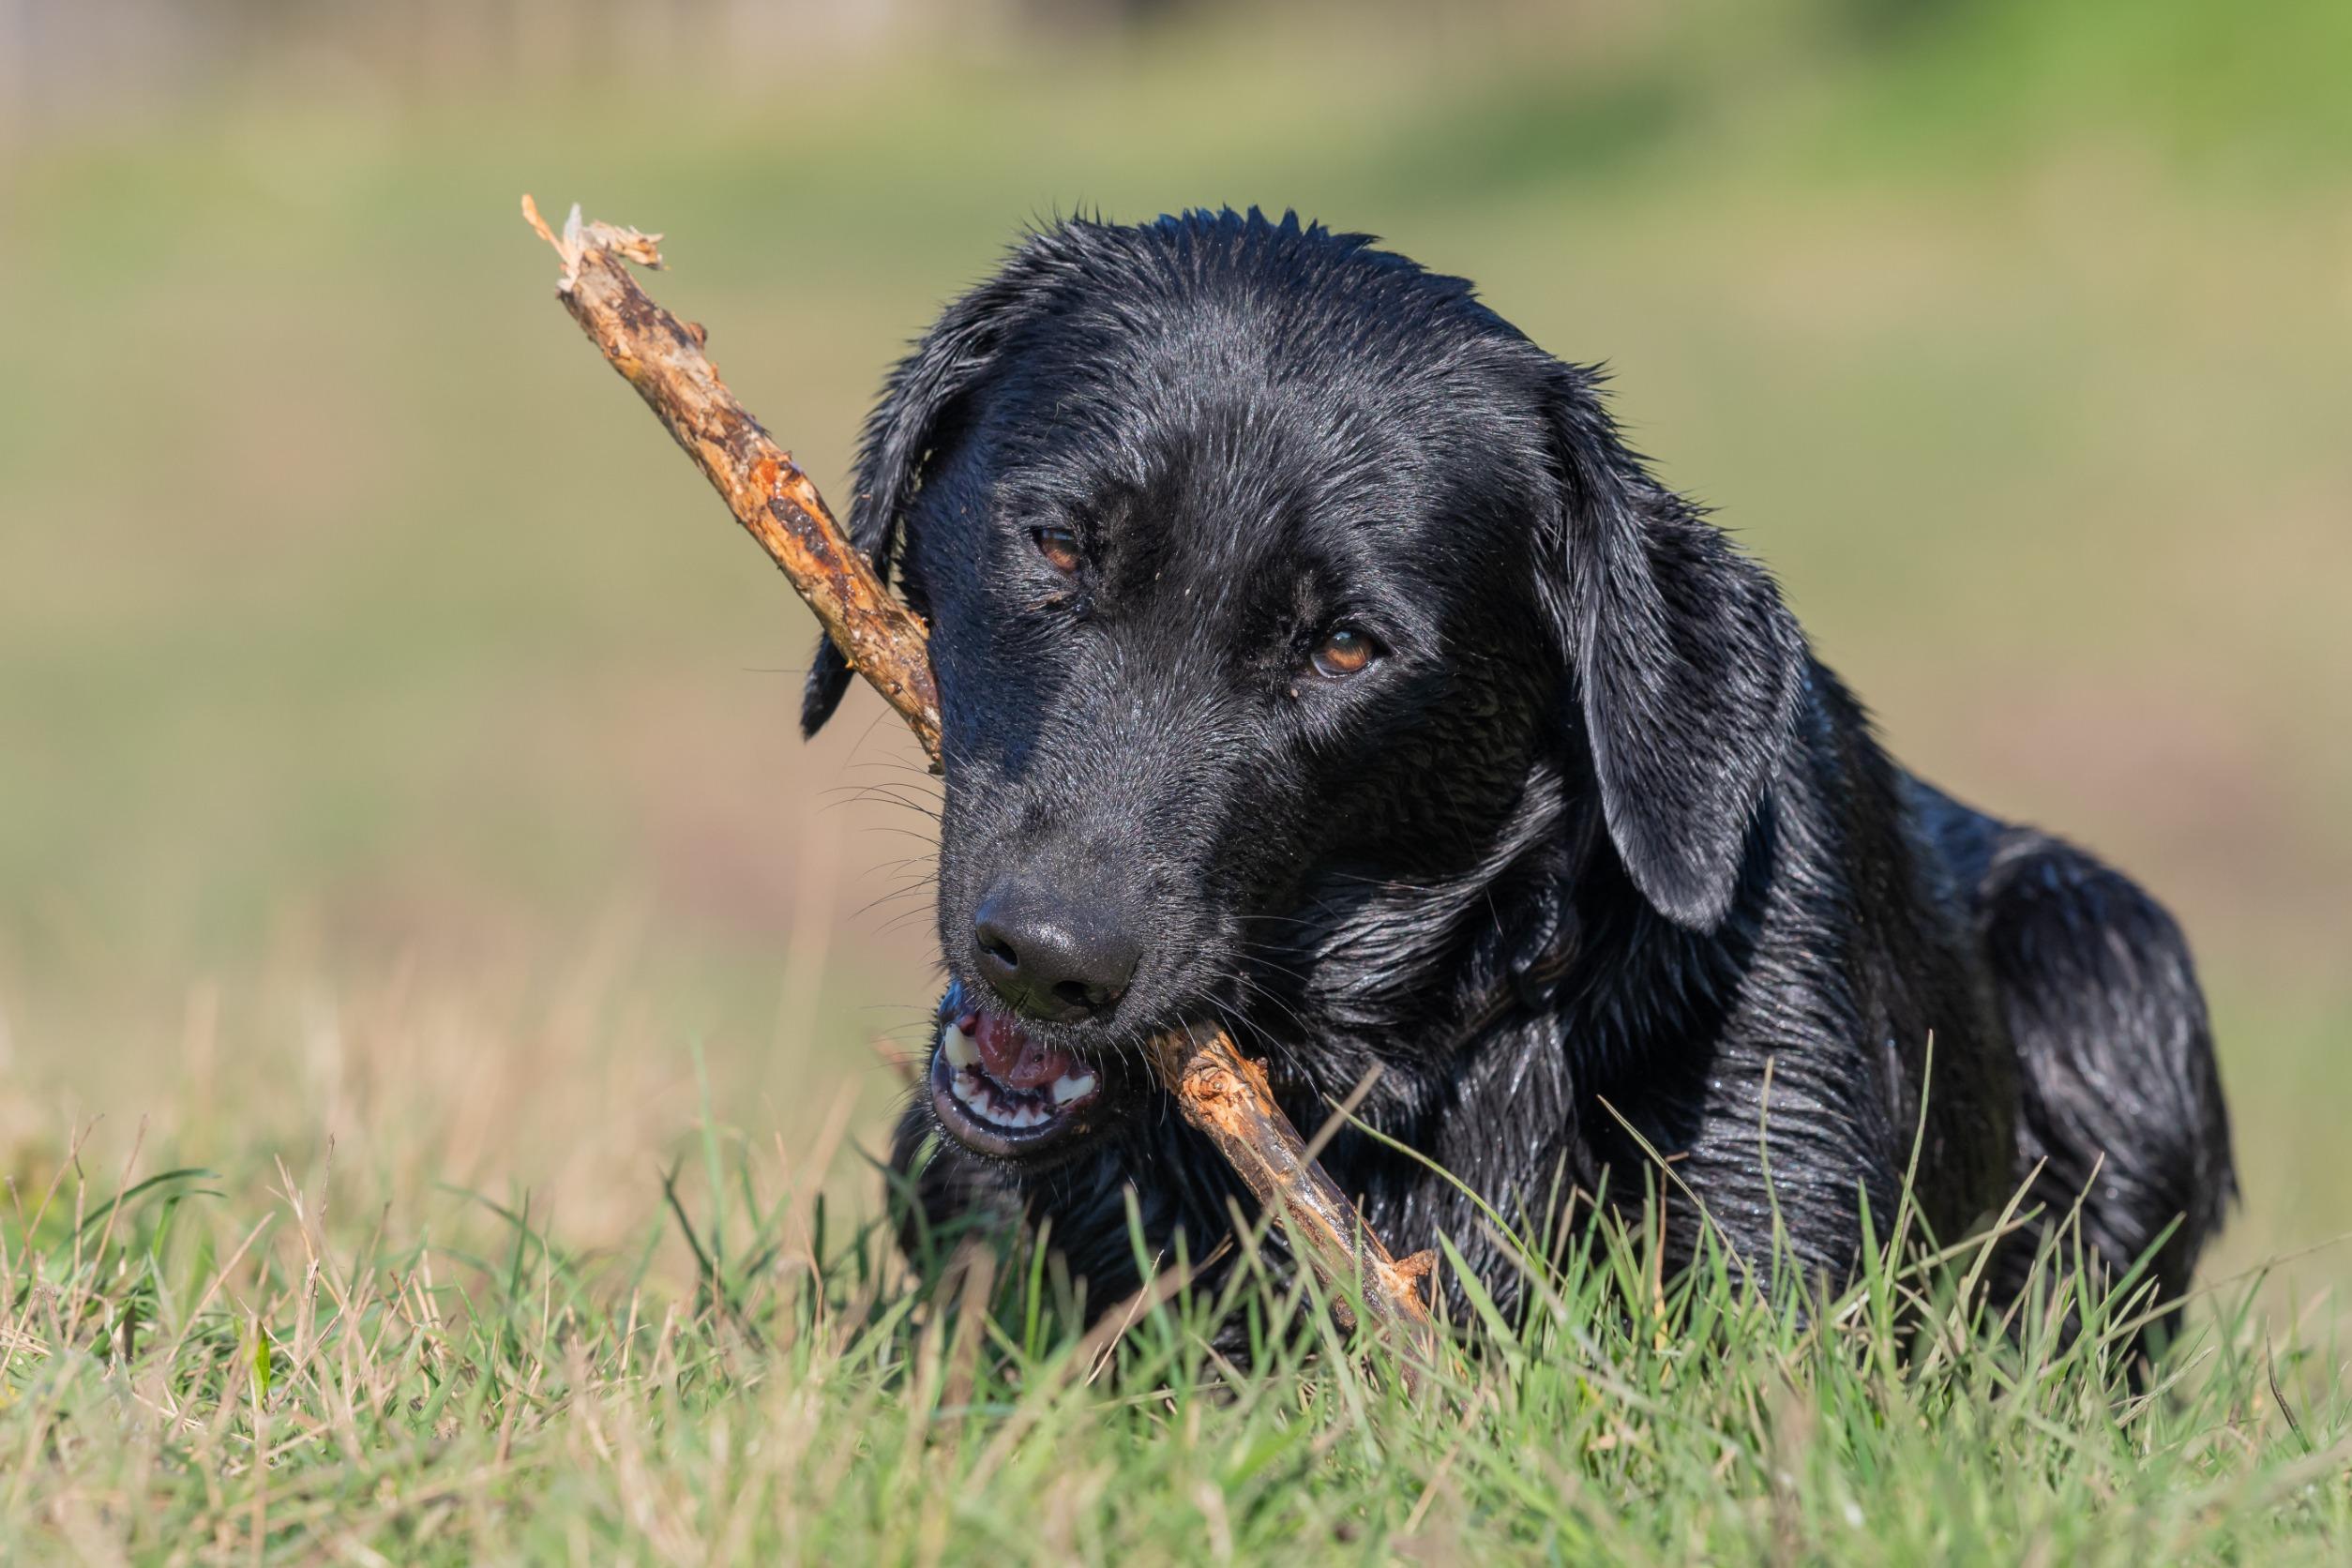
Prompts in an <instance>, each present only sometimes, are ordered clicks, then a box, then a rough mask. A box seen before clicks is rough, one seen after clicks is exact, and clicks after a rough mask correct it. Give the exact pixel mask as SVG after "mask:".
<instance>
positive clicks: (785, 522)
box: [522, 196, 1434, 1378]
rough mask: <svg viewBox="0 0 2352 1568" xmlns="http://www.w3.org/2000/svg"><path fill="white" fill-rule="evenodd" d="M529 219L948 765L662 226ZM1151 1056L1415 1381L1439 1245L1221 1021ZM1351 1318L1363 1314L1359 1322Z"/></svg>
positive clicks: (656, 396) (888, 607)
mask: <svg viewBox="0 0 2352 1568" xmlns="http://www.w3.org/2000/svg"><path fill="white" fill-rule="evenodd" d="M522 216H523V218H524V219H525V220H526V221H527V222H529V223H530V225H531V227H532V228H533V229H535V230H536V231H537V232H538V234H539V237H540V238H541V239H544V240H546V241H547V242H548V244H550V245H551V246H553V247H554V248H555V253H556V254H557V255H558V256H559V257H561V258H562V259H563V263H564V272H563V276H562V278H561V279H560V280H559V281H558V282H557V283H556V286H555V294H556V297H557V298H558V299H560V300H562V301H563V303H564V308H565V309H566V310H569V311H570V312H571V314H572V320H574V321H576V322H578V323H579V324H580V330H581V331H582V332H585V333H586V334H587V335H588V337H589V339H590V340H591V341H592V342H594V343H595V344H596V346H597V347H598V348H599V349H602V350H603V351H604V356H605V358H606V359H607V360H608V361H610V362H611V366H612V368H613V369H616V370H618V371H620V372H621V374H622V376H623V377H624V378H626V380H627V382H628V384H630V385H631V386H634V387H636V388H637V390H638V394H639V395H640V396H641V397H642V398H643V399H644V400H645V402H646V405H647V406H648V407H650V408H651V409H652V410H653V411H654V414H655V415H656V417H658V418H659V419H660V420H661V422H662V425H663V426H664V427H665V428H666V429H667V430H669V431H670V433H671V435H672V436H673V437H675V438H676V439H677V443H678V445H680V446H682V447H684V448H685V449H686V455H687V456H688V457H690V458H692V459H693V460H694V461H695V465H696V466H697V467H699V468H700V469H701V471H702V474H703V476H704V477H706V478H707V479H709V480H710V482H711V484H712V487H713V488H714V489H716V490H717V491H718V493H719V495H720V496H721V497H722V498H723V499H724V500H725V501H726V503H727V505H728V509H729V510H731V511H732V512H733V513H734V514H735V520H736V521H738V522H740V523H742V524H743V526H744V528H745V529H746V531H747V532H748V533H749V534H750V535H751V536H752V537H753V538H754V539H757V540H758V541H759V542H760V547H761V549H762V550H766V551H767V552H768V555H769V557H770V558H771V559H773V560H774V561H775V562H776V565H778V566H780V567H782V568H783V571H784V575H785V577H786V578H787V579H789V580H791V582H792V586H793V587H794V588H795V589H797V590H798V591H799V593H800V596H801V597H802V598H804V599H806V600H807V601H808V607H809V609H811V610H813V611H816V613H817V619H818V620H819V621H821V622H822V623H823V625H824V628H825V632H826V634H827V635H828V636H830V637H831V638H832V639H833V640H834V641H835V643H836V644H837V645H838V646H839V647H840V648H841V649H842V650H843V651H844V652H845V653H846V654H847V655H848V656H849V660H850V664H851V667H852V669H854V670H856V671H857V672H858V673H859V674H861V675H863V676H865V677H866V679H867V681H869V682H871V683H872V684H873V686H874V688H875V689H876V690H878V691H880V692H881V693H882V697H883V699H884V701H888V702H889V703H890V705H891V706H892V707H893V708H895V709H897V712H898V716H900V717H901V718H903V719H905V720H906V721H907V724H908V725H909V727H910V728H912V730H913V731H914V734H915V738H916V739H917V740H919V741H921V742H922V743H923V749H924V750H925V751H926V752H927V753H929V755H930V758H931V765H932V767H933V768H934V769H936V768H938V766H939V765H940V713H939V687H938V685H937V683H936V682H935V681H934V680H933V679H932V676H931V664H930V656H929V653H928V651H927V646H926V641H925V640H926V635H927V633H926V628H925V627H924V625H923V623H922V622H921V621H920V620H919V619H917V618H916V617H915V616H914V614H913V613H912V611H908V610H907V609H906V607H905V606H903V605H901V604H899V603H898V602H897V599H895V598H893V597H892V596H891V595H890V592H889V590H888V589H887V588H885V587H884V586H883V585H882V581H881V580H879V579H878V578H876V577H875V575H874V572H873V569H872V568H871V567H870V566H868V565H867V563H866V561H865V560H864V558H862V557H861V556H859V555H858V553H857V552H856V550H853V549H852V548H851V546H850V543H849V541H848V540H847V539H845V538H844V537H842V535H841V530H840V528H839V526H838V525H837V524H836V523H835V521H834V520H833V513H832V512H831V511H830V510H828V509H827V507H826V506H825V504H824V498H823V497H822V496H820V495H819V494H818V493H817V487H816V486H815V485H813V484H811V483H810V482H809V479H808V476H807V475H806V474H803V473H802V472H801V471H800V468H799V466H798V465H797V464H795V463H794V462H793V461H792V456H791V454H789V453H787V452H785V451H784V450H782V449H781V448H780V447H778V446H777V445H776V443H775V442H774V441H773V440H771V439H770V438H769V436H768V433H767V431H766V430H762V429H761V427H760V423H759V421H758V420H756V419H754V418H752V417H751V415H748V414H746V413H745V412H744V408H743V405H742V404H741V403H739V402H737V401H736V400H735V396H734V394H733V393H731V392H730V391H729V390H728V389H727V384H726V383H725V382H723V381H721V380H720V379H719V377H718V371H717V369H716V368H714V367H713V366H712V364H711V362H710V360H709V358H708V357H707V356H706V355H705V354H703V352H702V345H703V338H704V335H703V332H702V329H701V327H700V326H696V325H693V324H687V323H681V322H680V321H679V320H678V319H677V318H676V317H675V316H673V315H671V313H670V312H669V311H667V310H665V309H662V308H661V307H660V306H658V305H656V304H655V303H654V302H653V300H652V299H650V298H649V297H647V295H646V294H645V291H644V290H642V289H641V288H640V287H639V286H638V283H637V279H636V278H635V276H634V275H632V274H631V273H630V271H629V267H628V264H629V263H631V262H635V263H636V264H639V265H640V266H645V267H659V266H660V265H661V264H662V262H661V251H660V249H659V246H660V241H661V236H660V235H659V234H640V233H638V232H637V231H636V230H635V229H622V228H615V227H613V226H612V225H611V224H606V223H583V222H581V221H580V209H579V208H578V207H574V208H573V209H572V214H571V218H570V219H569V220H568V221H567V222H565V225H564V232H563V233H562V234H555V233H554V232H553V231H551V230H550V228H549V227H548V225H547V223H546V222H545V220H544V219H541V218H540V217H539V209H538V206H537V204H535V203H534V202H533V201H532V200H531V198H530V197H528V196H525V197H524V198H523V199H522ZM1152 1061H1153V1067H1154V1068H1155V1070H1156V1071H1157V1072H1158V1074H1159V1077H1160V1078H1161V1080H1162V1082H1164V1083H1165V1084H1166V1085H1167V1086H1168V1091H1169V1093H1172V1094H1174V1095H1175V1097H1176V1103H1177V1105H1178V1106H1179V1107H1180V1108H1182V1109H1183V1111H1184V1118H1185V1120H1186V1121H1188V1122H1190V1123H1192V1124H1193V1125H1194V1126H1196V1127H1198V1128H1199V1129H1200V1131H1201V1132H1202V1133H1204V1134H1205V1135H1207V1137H1208V1138H1209V1140H1210V1141H1211V1142H1212V1143H1214V1145H1215V1146H1216V1148H1217V1151H1218V1153H1221V1154H1223V1155H1224V1156H1225V1157H1226V1159H1227V1160H1229V1162H1231V1164H1232V1166H1233V1168H1234V1170H1235V1171H1236V1172H1237V1173H1238V1174H1239V1175H1240V1176H1241V1178H1242V1180H1243V1181H1244V1183H1246V1184H1248V1186H1249V1189H1250V1191H1251V1192H1252V1193H1254V1194H1256V1195H1257V1198H1258V1201H1259V1205H1260V1206H1261V1207H1262V1208H1263V1209H1264V1210H1265V1212H1266V1213H1267V1214H1270V1215H1271V1216H1273V1218H1274V1220H1275V1222H1276V1223H1278V1224H1279V1225H1281V1226H1282V1228H1283V1229H1284V1231H1285V1233H1286V1234H1287V1235H1288V1237H1289V1242H1290V1248H1291V1251H1292V1253H1293V1254H1294V1255H1295V1256H1296V1257H1298V1258H1299V1259H1302V1260H1304V1262H1305V1263H1306V1264H1307V1266H1308V1267H1309V1268H1311V1269H1312V1270H1313V1271H1314V1273H1315V1274H1316V1276H1317V1278H1318V1279H1319V1280H1320V1281H1321V1282H1322V1283H1323V1285H1324V1286H1325V1287H1326V1288H1327V1289H1329V1290H1330V1291H1331V1292H1332V1294H1331V1300H1332V1301H1333V1303H1334V1306H1335V1307H1336V1308H1337V1310H1338V1311H1339V1312H1340V1313H1341V1314H1343V1315H1344V1316H1346V1317H1349V1318H1351V1317H1352V1314H1349V1313H1348V1308H1347V1305H1346V1301H1347V1297H1348V1292H1349V1290H1350V1289H1360V1290H1361V1298H1362V1300H1363V1302H1364V1305H1365V1308H1366V1310H1367V1312H1368V1313H1369V1314H1370V1315H1371V1316H1372V1317H1373V1319H1375V1321H1374V1324H1373V1326H1374V1328H1375V1329H1376V1330H1377V1331H1378V1332H1380V1333H1382V1334H1387V1335H1389V1336H1390V1337H1391V1338H1392V1339H1393V1340H1394V1342H1395V1344H1396V1345H1397V1346H1398V1347H1399V1348H1400V1349H1403V1350H1404V1351H1405V1353H1406V1354H1405V1366H1406V1368H1407V1375H1408V1377H1409V1378H1410V1377H1412V1376H1413V1373H1414V1371H1415V1369H1417V1368H1421V1367H1425V1365H1426V1364H1427V1361H1428V1357H1429V1356H1430V1354H1431V1350H1432V1347H1433V1344H1434V1339H1433V1336H1432V1334H1433V1325H1432V1322H1431V1319H1430V1316H1429V1309H1428V1307H1427V1305H1426V1304H1424V1302H1423V1301H1422V1298H1421V1281H1422V1279H1423V1277H1424V1276H1425V1274H1427V1273H1428V1272H1429V1268H1430V1265H1431V1263H1432V1262H1433V1260H1434V1259H1433V1255H1431V1254H1429V1253H1420V1254H1416V1255H1415V1256H1414V1257H1412V1258H1410V1259H1406V1260H1405V1261H1404V1262H1403V1263H1399V1262H1397V1260H1396V1259H1395V1258H1394V1257H1392V1256H1391V1255H1390V1253H1389V1251H1388V1249H1387V1248H1386V1247H1384V1246H1382V1245H1381V1244H1380V1238H1379V1237H1377V1236H1375V1235H1373V1234H1372V1231H1371V1229H1370V1228H1369V1227H1368V1226H1366V1225H1365V1224H1364V1220H1363V1217H1362V1216H1361V1215H1360V1214H1357V1212H1356V1208H1355V1205H1354V1204H1352V1203H1350V1202H1349V1200H1348V1198H1347V1195H1346V1194H1344V1193H1342V1192H1341V1191H1340V1190H1339V1188H1338V1186H1337V1185H1336V1184H1334V1183H1333V1181H1332V1180H1331V1178H1330V1177H1328V1176H1326V1175H1324V1174H1323V1170H1322V1168H1321V1167H1320V1166H1319V1165H1317V1164H1316V1163H1315V1162H1314V1161H1312V1160H1310V1159H1309V1158H1307V1154H1306V1145H1305V1144H1304V1142H1302V1141H1301V1140H1300V1138H1299V1134H1298V1129H1297V1128H1295V1127H1293V1126H1292V1125H1291V1124H1290V1122H1289V1118H1288V1117H1286V1116H1285V1115H1283V1113H1282V1108H1281V1107H1280V1106H1278V1105H1276V1104H1275V1103H1274V1093H1273V1090H1272V1089H1271V1087H1270V1086H1269V1085H1268V1083H1267V1081H1266V1071H1265V1069H1264V1068H1263V1067H1261V1066H1259V1064H1258V1063H1255V1062H1252V1061H1250V1060H1249V1059H1248V1058H1246V1057H1244V1056H1243V1055H1242V1053H1241V1051H1240V1050H1239V1049H1238V1048H1236V1047H1235V1046H1234V1044H1233V1040H1232V1037H1231V1036H1230V1035H1229V1034H1228V1033H1226V1032H1225V1031H1223V1030H1222V1029H1196V1030H1180V1031H1176V1032H1173V1033H1168V1034H1166V1035H1163V1036H1161V1037H1160V1038H1159V1039H1158V1040H1157V1041H1155V1042H1154V1043H1153V1051H1152ZM1350 1326H1352V1324H1350Z"/></svg>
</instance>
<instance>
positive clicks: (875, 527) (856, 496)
mask: <svg viewBox="0 0 2352 1568" xmlns="http://www.w3.org/2000/svg"><path fill="white" fill-rule="evenodd" d="M1036 249H1037V245H1036V242H1035V241H1033V242H1032V245H1031V249H1030V250H1029V251H1027V252H1024V253H1021V254H1019V255H1017V256H1016V257H1015V259H1014V261H1013V263H1012V264H1011V265H1009V266H1008V267H1007V268H1006V269H1005V270H1004V272H1003V273H1001V274H1000V275H998V276H997V277H996V278H994V279H990V280H989V281H988V282H986V283H983V284H982V285H981V286H980V287H978V288H976V289H974V290H972V292H971V293H970V294H965V295H964V296H963V297H962V298H961V299H958V300H957V301H956V303H955V304H953V305H951V306H949V307H948V308H947V310H946V312H945V313H944V314H943V315H942V316H941V317H940V319H939V321H938V322H937V323H936V324H934V325H933V326H932V328H931V330H930V331H929V332H927V333H926V334H925V335H924V337H923V339H922V341H921V342H919V343H917V344H916V345H915V346H914V352H913V353H912V354H908V355H907V356H906V357H905V358H904V359H901V360H900V361H898V363H897V366H896V367H894V368H893V369H892V370H891V372H890V378H889V380H887V381H886V382H884V383H883V384H882V397H881V399H880V400H878V401H877V402H876V403H875V404H874V412H873V413H872V414H870V415H867V420H866V429H865V430H864V432H863V433H862V434H861V435H860V437H859V440H858V451H857V473H856V488H855V490H854V491H853V492H852V496H851V500H850V542H851V543H852V545H854V546H855V547H856V549H857V550H858V553H860V554H862V555H864V556H865V557H866V559H867V564H868V565H871V566H872V567H873V568H874V575H875V576H876V577H878V578H880V579H881V580H882V584H883V586H885V587H887V586H888V585H889V583H890V568H891V564H892V561H893V559H894V558H895V557H896V556H897V551H898V541H899V534H900V530H901V529H902V528H903V527H904V526H905V523H906V513H907V508H908V506H909V505H911V504H912V501H913V500H914V496H915V492H916V491H917V490H920V489H922V486H923V476H924V474H925V472H926V470H927V467H928V466H929V464H930V462H931V460H932V459H933V458H934V457H935V456H936V455H937V454H938V452H939V449H940V448H941V447H942V445H945V443H946V441H947V440H948V439H950V437H951V436H952V433H953V431H952V427H953V425H954V423H955V420H956V418H957V413H958V410H959V406H960V404H961V402H962V400H963V399H964V397H965V395H966V394H967V393H969V392H970V391H971V390H972V387H973V386H974V385H975V384H977V383H978V382H979V381H980V380H981V378H982V377H983V376H984V375H985V374H986V373H987V372H988V368H989V367H990V365H992V364H993V363H994V362H995V359H996V355H997V353H998V351H999V349H1000V348H1001V347H1002V346H1003V339H1004V336H1005V334H1006V332H1007V330H1008V329H1009V327H1010V325H1011V324H1012V322H1013V320H1014V319H1015V318H1016V317H1017V316H1018V315H1020V314H1022V313H1024V312H1022V310H1021V309H1020V307H1021V305H1022V302H1023V301H1024V300H1025V299H1027V298H1029V297H1032V296H1033V293H1034V283H1035V278H1034V273H1035V270H1036V268H1035V265H1034V262H1035V260H1036V257H1035V251H1036ZM849 685H850V661H849V660H848V658H846V657H845V656H843V655H842V652H841V650H840V649H839V648H838V647H837V646H835V645H834V641H833V639H832V638H830V637H823V636H821V637H819V638H818V640H817V653H816V656H815V658H813V659H812V660H810V662H809V666H808V684H807V686H805V687H804V688H803V689H802V692H801V701H800V728H801V733H802V734H804V735H813V734H815V733H816V732H817V731H818V730H819V729H821V728H822V726H823V724H824V721H825V720H826V719H828V718H831V717H832V716H833V710H834V709H835V708H837V707H838V706H839V705H840V702H841V696H842V693H844V692H845V691H847V690H848V689H849Z"/></svg>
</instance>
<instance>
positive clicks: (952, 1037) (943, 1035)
mask: <svg viewBox="0 0 2352 1568" xmlns="http://www.w3.org/2000/svg"><path fill="white" fill-rule="evenodd" d="M939 1048H940V1049H941V1051H942V1052H943V1053H945V1055H946V1057H947V1064H948V1065H949V1066H951V1067H972V1066H976V1065H978V1064H979V1061H980V1048H979V1047H977V1046H975V1045H973V1044H972V1036H971V1035H969V1034H967V1033H964V1032H963V1031H962V1030H960V1029H957V1027H956V1026H955V1025H954V1024H953V1023H950V1024H949V1025H948V1026H947V1027H946V1028H945V1029H942V1030H941V1031H940V1032H939Z"/></svg>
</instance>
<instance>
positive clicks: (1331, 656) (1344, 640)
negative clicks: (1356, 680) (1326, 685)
mask: <svg viewBox="0 0 2352 1568" xmlns="http://www.w3.org/2000/svg"><path fill="white" fill-rule="evenodd" d="M1375 651H1376V650H1375V649H1374V647H1373V645H1372V639H1371V638H1369V637H1367V636H1365V635H1364V633H1363V632H1360V631H1358V630H1356V628H1355V627H1353V626H1341V627H1340V628H1339V629H1338V630H1337V631H1334V632H1333V633H1332V634H1331V635H1330V636H1329V637H1326V638H1324V639H1323V641H1321V642H1319V644H1317V645H1316V649H1315V654H1314V661H1315V673H1317V674H1318V675H1320V676H1322V677H1323V678H1324V679H1325V680H1330V681H1341V680H1345V679H1347V678H1348V677H1349V676H1350V675H1360V674H1362V673H1363V672H1364V670H1365V669H1366V668H1368V667H1369V666H1370V665H1371V663H1372V656H1373V654H1374V652H1375Z"/></svg>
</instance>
